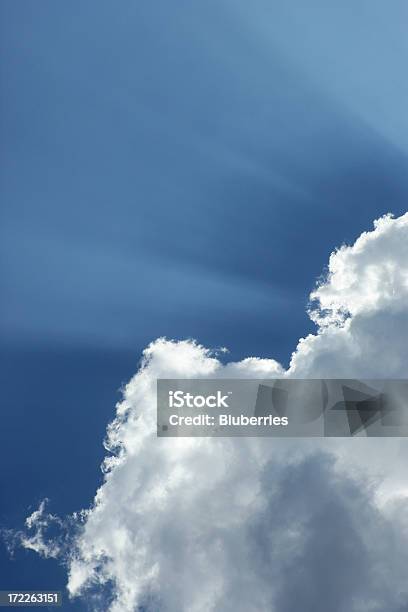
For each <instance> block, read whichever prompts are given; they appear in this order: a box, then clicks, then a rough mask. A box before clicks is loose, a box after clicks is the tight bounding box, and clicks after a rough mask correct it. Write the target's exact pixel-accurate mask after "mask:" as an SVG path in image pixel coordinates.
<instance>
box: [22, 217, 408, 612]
mask: <svg viewBox="0 0 408 612" xmlns="http://www.w3.org/2000/svg"><path fill="white" fill-rule="evenodd" d="M407 255H408V214H406V215H404V216H402V217H400V218H398V219H392V218H391V217H384V218H382V219H380V220H379V221H377V222H376V223H375V228H374V230H373V231H371V232H368V233H364V234H362V236H360V238H359V239H358V240H357V241H356V242H355V244H354V245H352V246H343V247H342V248H340V249H339V250H338V251H336V252H335V253H333V254H332V255H331V257H330V264H329V273H328V276H327V278H326V279H325V280H324V281H323V282H322V283H321V284H320V285H319V286H318V287H317V288H316V290H315V291H314V292H313V294H312V296H311V297H312V299H313V300H314V309H313V311H312V317H313V319H314V320H315V321H316V323H317V325H318V330H317V333H316V334H314V335H309V336H308V337H307V338H304V339H301V340H300V341H299V344H298V346H297V348H296V350H295V352H294V354H293V356H292V360H291V364H290V367H289V369H288V370H287V371H286V372H285V371H284V370H283V368H282V367H281V366H280V364H279V363H277V362H276V361H274V360H272V359H259V358H249V359H245V360H243V361H241V362H239V363H229V364H227V365H223V364H222V363H221V362H220V361H219V359H218V358H217V356H216V354H214V353H212V352H211V351H209V350H208V349H206V348H204V347H202V346H200V345H199V344H197V343H196V342H194V341H180V342H175V341H168V340H165V339H159V340H157V341H156V342H154V343H152V344H151V345H150V346H149V347H148V348H147V349H146V350H145V352H144V358H143V362H142V365H141V367H140V370H139V371H138V372H137V374H136V375H135V376H134V377H133V378H132V379H131V381H130V382H129V383H128V384H127V386H126V388H125V389H124V395H123V401H122V402H121V403H120V404H118V406H117V415H116V418H115V420H114V421H113V422H112V423H111V424H110V425H109V427H108V433H107V439H106V447H107V449H108V450H109V455H108V456H107V458H106V459H105V462H104V465H103V468H104V471H105V481H104V484H103V485H102V486H101V487H100V488H99V490H98V491H97V493H96V496H95V500H94V503H93V505H92V506H91V508H90V509H89V510H87V511H86V512H85V513H83V514H82V515H81V516H82V519H81V520H82V522H83V525H82V528H81V531H80V533H79V535H78V536H77V537H76V538H75V541H74V546H73V549H72V550H73V551H74V552H70V553H69V555H68V559H69V576H68V589H69V591H70V593H71V595H73V596H78V595H84V594H86V593H87V590H88V589H95V588H103V585H108V584H111V585H113V586H112V602H111V603H110V605H109V610H110V612H131V611H134V610H136V609H138V606H142V607H143V609H148V610H149V609H152V610H158V609H160V610H167V611H169V612H179V611H180V610H188V611H189V612H207V611H208V610H217V611H218V610H219V611H222V612H230V611H231V612H232V611H238V612H239V611H245V612H247V611H248V610H251V611H254V612H257V611H259V612H261V611H262V612H264V611H265V610H276V611H278V612H293V611H294V610H298V609H299V605H300V607H301V609H302V611H303V612H309V611H310V612H312V611H313V612H319V611H322V612H323V611H324V612H327V610H332V611H333V612H337V611H338V612H341V611H347V612H363V611H368V610H370V611H376V610H378V611H383V610H385V609H387V610H388V611H389V612H397V611H401V610H403V609H406V607H407V605H408V589H407V587H406V579H405V575H404V567H406V563H407V560H408V559H407V551H408V547H407V544H408V540H407V535H408V533H407V526H408V519H407V503H406V502H407V499H408V479H407V477H406V475H405V473H404V472H405V470H404V468H403V465H404V459H406V458H408V449H407V444H406V443H405V441H400V440H397V439H393V440H384V439H380V440H376V439H346V440H334V439H329V440H319V441H317V440H304V441H301V440H299V439H297V440H288V439H286V440H283V439H273V440H271V439H264V438H247V439H241V438H231V439H229V438H213V439H211V438H203V439H200V438H191V439H188V438H180V439H177V438H171V439H168V438H159V439H158V438H156V423H155V418H156V413H155V384H156V379H157V378H158V377H167V378H177V377H183V378H188V377H211V378H216V377H220V378H226V377H229V378H231V377H247V378H251V377H254V378H257V377H258V378H259V377H268V376H270V377H274V376H277V375H278V376H289V377H290V376H294V377H312V376H314V377H323V376H330V377H346V376H350V377H376V376H378V377H381V378H384V377H388V376H393V377H404V376H405V377H406V375H407V371H406V364H407V362H408V348H407V341H406V340H407V337H408V334H407V332H408V299H407V298H408V256H407ZM41 517H42V513H40V514H39V515H38V517H37V516H34V515H32V517H31V519H30V521H31V525H30V526H31V527H35V524H36V523H37V524H39V525H40V527H41V520H43V519H42V518H41ZM39 521H40V522H39ZM40 535H41V531H40ZM36 541H37V544H36V548H37V550H38V552H40V553H41V552H42V553H44V549H42V547H41V546H39V545H38V540H36ZM23 545H27V544H25V543H24V541H23ZM31 548H33V546H31ZM299 602H301V604H299ZM106 607H107V606H106V604H105V609H106Z"/></svg>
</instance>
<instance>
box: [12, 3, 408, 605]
mask: <svg viewBox="0 0 408 612" xmlns="http://www.w3.org/2000/svg"><path fill="white" fill-rule="evenodd" d="M0 11H1V15H0V17H1V23H2V25H1V36H0V69H1V75H0V78H1V83H0V84H1V91H2V95H1V112H0V122H1V126H0V128H1V133H2V142H1V145H0V162H1V176H0V196H1V202H2V204H1V228H2V229H1V244H2V275H1V278H2V296H3V299H2V306H1V320H0V325H1V328H0V331H1V336H2V345H3V349H2V355H1V357H2V361H3V366H2V376H3V384H2V392H3V393H2V400H3V401H2V405H3V412H4V416H3V428H2V429H1V434H0V435H1V443H2V444H1V447H0V448H1V450H0V452H1V456H0V460H1V466H2V467H1V482H0V488H1V491H4V492H6V495H5V496H4V497H3V495H2V498H3V499H2V505H1V508H0V517H1V521H2V524H3V525H9V526H16V525H18V524H21V522H22V520H23V518H24V517H25V516H26V514H27V511H28V509H29V506H30V504H34V505H35V503H36V502H37V501H39V500H40V499H41V498H42V497H44V496H47V497H50V498H51V510H52V511H53V512H56V513H60V514H64V513H67V512H72V511H73V510H77V509H79V508H80V507H82V506H86V505H88V504H89V501H90V499H91V498H92V495H93V494H94V492H95V490H96V486H97V483H98V478H99V471H98V469H99V468H98V466H99V463H100V461H101V458H102V456H103V448H102V439H103V435H104V429H105V426H106V423H107V422H108V421H109V420H110V419H111V418H112V415H113V410H114V404H115V402H116V401H117V400H118V398H119V395H118V393H117V390H118V388H119V387H120V385H121V383H122V382H124V381H126V380H127V379H128V378H129V377H130V375H131V374H132V373H134V372H135V371H136V368H137V363H138V360H139V358H140V354H141V350H142V349H143V347H144V346H146V344H147V343H148V342H150V341H151V340H153V339H155V338H156V337H158V336H161V335H166V336H168V337H172V338H185V337H194V338H196V339H198V340H199V341H200V342H202V343H203V344H205V345H206V346H209V347H220V346H227V347H228V348H229V349H230V351H231V353H230V357H229V358H233V359H239V358H241V357H245V356H248V355H257V356H262V357H274V358H277V359H280V360H281V361H282V362H283V363H285V364H287V362H288V360H289V357H290V353H291V351H292V350H293V349H294V348H295V345H296V341H297V339H298V338H299V336H302V335H304V334H306V333H308V332H309V331H312V330H313V326H312V325H311V324H310V322H309V321H308V318H307V315H306V313H305V306H306V304H307V296H308V293H309V291H310V290H311V289H312V288H313V285H314V282H315V279H316V277H317V276H319V275H320V273H321V272H322V271H323V269H324V266H325V265H326V264H327V261H328V256H329V253H330V252H331V251H332V250H333V249H334V248H335V247H336V246H339V245H341V244H342V243H343V242H344V241H348V242H350V241H352V240H354V239H355V237H356V236H358V235H359V234H360V233H361V231H363V230H365V229H369V228H370V226H371V223H372V220H373V218H375V217H378V216H380V215H382V214H384V213H386V212H389V211H390V212H393V213H395V214H396V215H398V214H400V213H402V212H404V211H405V210H406V208H407V201H408V198H407V196H408V173H407V169H408V163H407V153H406V151H407V147H408V125H407V123H408V120H407V113H406V108H407V107H408V86H407V84H406V76H405V73H406V65H407V55H408V42H407V40H406V35H405V29H404V27H403V24H404V23H405V24H406V23H407V18H408V9H407V4H406V3H405V2H402V1H397V2H394V3H392V7H391V6H390V5H389V4H387V5H384V4H383V3H382V2H381V3H380V2H378V1H370V2H368V1H364V2H362V1H357V2H356V1H355V0H353V1H351V0H347V1H346V2H343V3H340V4H337V5H334V4H333V3H327V1H325V2H323V0H315V1H312V2H308V3H300V2H299V3H296V6H295V5H292V6H291V7H290V6H289V4H288V3H283V2H272V3H269V2H268V3H266V2H263V1H261V0H259V1H258V0H257V1H255V2H253V3H249V4H248V3H243V2H234V3H232V2H227V1H221V2H220V1H219V0H217V1H215V0H210V1H209V2H201V3H197V2H190V1H189V2H187V1H179V0H177V1H176V2H168V1H167V0H166V1H165V0H158V1H157V2H154V3H152V2H146V1H141V2H135V1H133V0H132V1H131V0H123V1H122V2H120V3H114V2H112V1H110V2H108V1H106V0H101V1H99V2H90V1H88V0H76V1H75V0H74V1H72V2H70V3H62V2H55V0H42V2H37V1H35V0H24V1H22V2H15V0H3V2H2V3H1V7H0ZM32 509H33V508H32ZM0 563H1V564H2V565H3V564H4V565H5V566H6V567H7V570H6V573H3V571H2V574H1V576H2V578H1V582H2V584H1V585H0V588H8V587H9V586H12V587H13V588H16V587H17V586H20V587H21V588H28V586H30V585H29V584H28V582H27V578H24V579H23V578H22V577H21V576H20V574H21V572H22V571H23V570H21V571H20V569H21V568H24V567H26V566H25V565H24V564H28V565H27V567H28V566H30V567H31V569H30V572H31V574H30V575H31V578H30V579H29V580H30V584H35V583H36V581H37V583H38V584H39V585H41V586H42V587H47V585H48V583H47V580H46V577H47V576H48V572H51V573H52V576H53V580H55V581H56V582H58V581H61V580H63V572H62V571H61V572H60V570H59V569H58V568H55V565H54V564H52V563H49V562H40V561H39V560H38V558H37V557H34V555H30V553H17V558H16V561H15V562H14V565H13V564H10V563H8V562H7V557H6V555H4V556H2V557H1V559H0ZM51 566H52V567H51ZM18 568H20V569H18ZM24 571H25V570H24ZM58 572H60V573H58ZM4 576H6V577H7V580H6V578H3V577H4ZM10 581H11V582H10ZM6 582H7V584H6ZM55 584H56V583H55ZM55 584H54V583H53V584H52V586H53V587H54V586H55ZM61 584H62V583H61ZM33 588H34V586H33ZM47 588H48V587H47ZM70 609H71V608H70ZM72 609H74V608H72ZM77 609H80V608H77Z"/></svg>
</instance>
